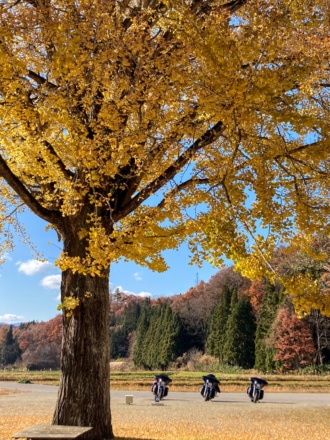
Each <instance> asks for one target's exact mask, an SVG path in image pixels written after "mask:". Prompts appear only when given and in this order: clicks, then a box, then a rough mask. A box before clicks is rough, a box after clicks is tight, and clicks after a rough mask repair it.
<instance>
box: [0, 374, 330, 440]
mask: <svg viewBox="0 0 330 440" xmlns="http://www.w3.org/2000/svg"><path fill="white" fill-rule="evenodd" d="M0 390H6V394H3V395H1V393H0V432H1V433H2V432H4V433H5V434H4V436H3V435H1V434H0V439H1V440H9V438H10V435H12V434H13V433H14V432H17V431H18V430H20V429H23V428H26V427H27V426H29V425H32V424H34V423H50V421H51V416H52V413H53V410H54V407H55V402H56V396H57V387H54V386H49V385H34V384H17V383H10V382H0ZM8 393H9V394H8ZM127 394H129V395H132V396H133V404H132V405H127V404H126V403H125V402H126V399H125V396H126V395H127ZM111 408H112V419H113V427H114V430H115V434H116V435H117V436H120V438H125V439H126V440H128V439H131V438H134V439H144V440H158V439H164V440H165V439H166V440H168V439H175V440H177V439H179V438H180V439H187V440H188V439H189V440H204V439H205V440H211V439H225V440H245V439H249V440H250V439H251V440H252V439H258V440H264V439H269V440H284V439H288V440H296V439H297V440H298V439H299V440H312V439H320V440H321V439H322V440H325V439H326V438H330V418H329V413H330V394H296V393H295V394H291V393H287V394H286V393H267V391H265V397H264V400H263V401H261V402H259V403H257V404H253V403H251V402H250V401H249V399H248V397H247V395H246V394H245V393H226V392H222V393H220V394H218V396H217V397H216V398H215V399H214V400H213V401H211V402H204V400H203V399H202V396H200V394H199V393H198V392H196V393H191V392H187V393H180V392H171V390H170V392H169V396H168V397H167V398H166V399H165V400H164V401H162V402H161V403H160V404H155V402H154V400H153V396H152V394H151V392H147V391H129V392H125V391H116V390H112V391H111ZM4 420H9V422H11V423H12V422H13V421H15V420H16V423H15V422H14V426H11V428H10V426H9V427H8V426H2V423H3V421H4ZM8 429H9V430H8ZM10 429H11V430H10ZM132 433H134V437H132Z"/></svg>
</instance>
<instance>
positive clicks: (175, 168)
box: [112, 121, 225, 222]
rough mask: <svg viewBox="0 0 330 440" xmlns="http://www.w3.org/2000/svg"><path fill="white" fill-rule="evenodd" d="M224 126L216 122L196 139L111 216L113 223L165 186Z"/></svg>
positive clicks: (218, 135)
mask: <svg viewBox="0 0 330 440" xmlns="http://www.w3.org/2000/svg"><path fill="white" fill-rule="evenodd" d="M224 130H225V126H224V125H223V123H222V122H221V121H219V122H217V123H216V124H215V125H214V126H213V127H212V128H210V129H209V130H208V131H206V132H205V133H204V134H203V136H201V137H200V138H199V139H197V140H196V141H195V142H194V143H193V144H192V145H191V146H190V147H189V148H187V150H185V151H184V152H183V153H182V154H181V156H179V158H178V159H177V160H176V161H175V162H174V163H173V164H172V165H171V166H169V167H168V168H167V169H166V170H165V171H164V172H163V173H162V174H161V175H160V176H159V177H157V178H156V179H155V180H153V181H152V182H151V183H150V184H149V185H147V186H146V187H145V188H143V189H142V190H141V191H140V192H139V194H137V195H136V196H135V197H134V198H133V199H132V200H131V201H130V202H129V203H127V204H126V205H125V206H123V207H122V209H120V210H119V211H118V212H114V213H113V214H112V218H113V219H114V221H115V222H117V221H118V220H120V219H121V218H123V217H125V216H127V215H128V214H130V213H131V212H132V211H134V210H135V209H136V208H137V207H138V206H140V205H141V204H142V203H143V202H144V201H145V200H147V199H148V197H150V196H151V195H152V194H155V193H156V192H157V191H158V190H159V189H160V188H162V187H163V186H165V185H166V184H167V183H168V182H169V181H170V180H171V179H172V178H173V177H174V176H175V175H176V174H177V173H178V172H179V171H180V170H181V169H182V168H183V167H184V166H185V165H186V164H187V163H188V162H189V161H190V160H191V159H192V158H193V157H194V155H195V154H196V153H197V152H198V151H199V150H201V149H203V148H204V147H206V146H207V145H209V144H211V143H213V142H215V141H216V140H217V139H218V138H219V137H220V136H221V134H222V133H223V132H224Z"/></svg>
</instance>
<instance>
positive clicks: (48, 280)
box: [40, 275, 61, 289]
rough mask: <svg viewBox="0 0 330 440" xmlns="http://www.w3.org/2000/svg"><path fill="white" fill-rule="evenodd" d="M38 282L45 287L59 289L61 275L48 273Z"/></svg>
mask: <svg viewBox="0 0 330 440" xmlns="http://www.w3.org/2000/svg"><path fill="white" fill-rule="evenodd" d="M40 284H41V285H42V287H45V288H46V289H59V288H60V287H61V275H48V276H47V277H45V278H43V279H42V280H41V283H40Z"/></svg>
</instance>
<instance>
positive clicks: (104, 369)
mask: <svg viewBox="0 0 330 440" xmlns="http://www.w3.org/2000/svg"><path fill="white" fill-rule="evenodd" d="M74 242H75V244H74V245H73V246H75V247H77V242H76V241H74ZM71 243H72V241H71ZM78 246H79V245H78ZM61 296H62V302H63V300H64V298H65V297H73V298H75V299H79V305H78V306H77V307H76V308H75V309H74V310H72V315H71V316H70V310H68V309H63V337H62V356H61V370H62V375H61V381H60V386H59V392H58V399H57V404H56V408H55V413H54V417H53V424H55V425H74V426H92V427H93V430H92V431H91V432H90V433H87V434H86V435H85V437H84V439H88V440H102V439H104V440H105V439H111V438H113V437H114V436H113V431H112V426H111V413H110V367H109V365H110V364H109V270H106V271H104V274H103V276H101V277H96V276H95V277H92V276H90V275H82V274H77V273H72V271H71V270H67V271H65V272H63V274H62V285H61Z"/></svg>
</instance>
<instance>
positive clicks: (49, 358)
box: [0, 315, 62, 370]
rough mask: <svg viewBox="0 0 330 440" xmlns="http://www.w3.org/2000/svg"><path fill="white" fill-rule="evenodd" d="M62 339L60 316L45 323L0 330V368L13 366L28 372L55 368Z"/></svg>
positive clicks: (8, 327) (58, 364) (23, 324)
mask: <svg viewBox="0 0 330 440" xmlns="http://www.w3.org/2000/svg"><path fill="white" fill-rule="evenodd" d="M61 338H62V318H61V316H60V315H58V316H56V317H55V318H53V319H51V320H50V321H47V322H35V321H33V322H28V323H22V324H20V325H19V326H18V327H13V326H12V325H10V326H8V325H3V326H1V327H0V366H2V367H6V366H8V365H12V364H16V365H19V366H24V367H25V368H27V369H29V370H33V369H37V370H42V369H50V368H59V366H60V352H61Z"/></svg>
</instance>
